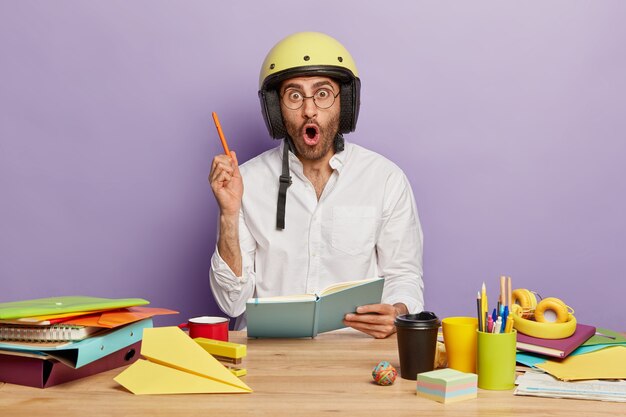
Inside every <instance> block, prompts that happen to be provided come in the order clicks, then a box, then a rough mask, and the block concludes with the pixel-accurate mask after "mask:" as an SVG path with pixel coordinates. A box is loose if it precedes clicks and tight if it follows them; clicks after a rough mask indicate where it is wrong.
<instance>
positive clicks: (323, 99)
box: [280, 87, 339, 110]
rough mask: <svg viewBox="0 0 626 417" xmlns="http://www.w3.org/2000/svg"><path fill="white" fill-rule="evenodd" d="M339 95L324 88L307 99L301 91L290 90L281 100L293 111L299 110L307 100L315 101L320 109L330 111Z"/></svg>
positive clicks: (286, 91)
mask: <svg viewBox="0 0 626 417" xmlns="http://www.w3.org/2000/svg"><path fill="white" fill-rule="evenodd" d="M338 95H339V93H337V94H333V91H332V90H331V89H329V88H325V87H323V88H320V89H318V90H316V91H315V93H313V95H312V96H308V97H307V96H305V95H304V94H303V93H302V92H301V91H300V90H296V89H295V88H288V89H287V90H285V92H284V93H283V95H282V96H281V97H280V98H281V99H282V101H283V104H284V105H285V107H287V108H288V109H291V110H298V109H299V108H300V107H302V105H303V104H304V100H306V99H307V98H310V99H313V103H315V105H316V106H317V108H318V109H328V108H330V107H331V106H332V105H333V104H334V103H335V99H336V98H337V96H338Z"/></svg>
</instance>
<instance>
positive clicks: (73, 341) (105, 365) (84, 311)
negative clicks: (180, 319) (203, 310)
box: [0, 296, 177, 388]
mask: <svg viewBox="0 0 626 417" xmlns="http://www.w3.org/2000/svg"><path fill="white" fill-rule="evenodd" d="M146 304H149V302H148V301H146V300H144V299H140V298H125V299H110V298H97V297H83V296H67V297H52V298H41V299H35V300H24V301H17V302H8V303H0V381H2V382H9V383H13V384H20V385H28V386H32V387H38V388H46V387H50V386H53V385H57V384H61V383H63V382H68V381H72V380H75V379H78V378H82V377H85V376H89V375H93V374H95V373H98V372H103V371H106V370H109V369H113V368H117V367H120V366H123V365H127V364H129V363H132V362H134V361H135V360H136V359H137V358H138V357H139V350H140V346H141V340H142V335H143V329H145V328H150V327H152V317H153V316H156V315H162V314H176V313H177V312H176V311H172V310H168V309H163V308H152V307H145V305H146Z"/></svg>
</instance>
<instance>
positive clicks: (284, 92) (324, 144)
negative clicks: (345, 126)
mask: <svg viewBox="0 0 626 417" xmlns="http://www.w3.org/2000/svg"><path fill="white" fill-rule="evenodd" d="M279 94H280V96H281V97H282V99H281V104H280V108H281V111H282V114H283V121H284V122H285V127H286V128H287V133H288V134H289V136H290V137H291V138H292V139H293V142H294V144H295V146H296V151H297V153H298V157H300V159H301V160H309V161H317V160H320V159H323V158H324V157H326V156H328V155H332V154H333V153H334V149H333V142H334V139H335V136H336V135H337V131H338V130H339V114H340V109H341V107H340V103H339V96H338V94H339V84H337V83H336V82H335V81H334V80H332V79H331V78H328V77H318V76H314V77H296V78H290V79H288V80H285V81H283V83H282V84H281V86H280V90H279ZM329 95H332V97H331V96H329ZM335 96H337V97H336V98H334V97H335ZM303 97H306V98H304V101H303V102H302V107H300V108H298V109H296V110H293V109H292V108H293V107H297V105H298V101H300V100H301V99H302V98H303ZM309 97H315V100H316V102H317V105H316V102H314V100H313V98H309ZM333 99H334V102H333ZM330 102H332V103H333V104H332V105H331V106H330V107H328V108H326V109H324V108H319V107H318V106H321V107H325V105H326V104H329V103H330ZM290 107H291V108H290Z"/></svg>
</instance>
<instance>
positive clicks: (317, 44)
mask: <svg viewBox="0 0 626 417" xmlns="http://www.w3.org/2000/svg"><path fill="white" fill-rule="evenodd" d="M359 92H360V80H359V78H358V74H357V70H356V66H355V65H354V61H353V59H352V57H351V56H350V54H349V53H348V51H347V50H346V49H345V48H344V47H343V46H342V45H341V44H340V43H339V42H337V41H336V40H335V39H333V38H331V37H329V36H327V35H324V34H321V33H315V32H303V33H297V34H294V35H291V36H289V37H287V38H285V39H283V40H282V41H281V42H279V43H278V44H276V45H275V46H274V48H273V49H272V50H271V51H270V52H269V53H268V55H267V57H266V59H265V62H264V63H263V67H262V69H261V76H260V91H259V97H260V99H261V107H262V112H263V117H264V118H265V122H266V125H267V127H268V130H269V132H270V135H271V136H273V137H274V138H285V140H284V141H282V144H281V145H280V146H278V147H276V148H274V149H272V150H269V151H267V152H264V153H263V154H261V155H259V156H257V157H256V158H253V159H252V160H250V161H248V162H246V163H245V164H244V165H242V166H241V167H239V165H238V161H237V156H236V154H235V152H232V151H231V155H232V158H229V157H228V156H226V155H218V156H216V157H215V159H214V160H213V163H212V166H211V173H210V175H209V183H210V184H211V188H212V190H213V193H214V194H215V197H216V199H217V202H218V205H219V208H220V220H219V236H218V242H217V249H216V251H215V253H214V254H213V257H212V259H211V273H210V280H211V288H212V290H213V294H214V295H215V299H216V300H217V302H218V304H219V306H220V308H221V309H222V310H223V311H224V312H226V313H227V314H229V315H230V316H239V315H241V314H242V313H243V312H244V311H245V303H246V301H247V300H248V299H249V298H251V297H269V296H278V295H292V294H305V293H309V294H311V293H316V292H318V291H319V290H321V289H323V288H325V287H327V286H329V285H331V284H333V283H337V282H343V281H352V280H359V279H366V278H375V277H377V276H380V277H384V278H385V285H384V289H383V297H382V304H373V305H366V306H360V307H358V308H357V311H356V312H355V313H354V314H347V315H346V317H345V319H344V323H345V324H346V325H347V326H350V327H353V328H355V329H357V330H360V331H363V332H365V333H367V334H370V335H372V336H374V337H376V338H384V337H387V336H389V335H390V334H392V333H393V332H395V327H394V324H393V323H394V320H395V317H396V316H397V315H400V314H406V313H409V312H411V313H416V312H419V311H422V309H423V294H422V293H423V283H422V230H421V227H420V223H419V218H418V215H417V209H416V206H415V200H414V198H413V193H412V191H411V187H410V185H409V183H408V180H407V178H406V176H405V175H404V174H403V173H402V171H401V170H400V169H399V168H398V167H397V166H395V165H394V164H393V163H391V162H390V161H388V160H387V159H385V158H383V157H382V156H380V155H378V154H376V153H374V152H371V151H368V150H366V149H364V148H362V147H360V146H358V145H354V144H351V143H346V142H345V141H344V139H343V137H342V135H341V134H342V133H348V132H351V131H354V129H355V127H356V121H357V116H358V111H359ZM380 139H381V140H387V138H380ZM244 184H245V191H244ZM277 195H278V204H276V196H277ZM243 324H245V323H243V322H242V321H240V322H239V323H238V327H237V328H240V327H241V326H242V325H243Z"/></svg>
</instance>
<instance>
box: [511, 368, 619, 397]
mask: <svg viewBox="0 0 626 417" xmlns="http://www.w3.org/2000/svg"><path fill="white" fill-rule="evenodd" d="M516 383H517V384H518V385H517V388H516V389H515V395H530V396H535V397H551V398H573V399H579V400H600V401H616V402H626V381H623V380H618V381H603V380H586V381H576V382H564V381H559V380H558V379H556V378H554V377H552V376H550V375H548V374H544V373H540V372H537V371H528V372H526V373H525V374H523V375H520V376H519V377H518V378H517V381H516Z"/></svg>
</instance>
